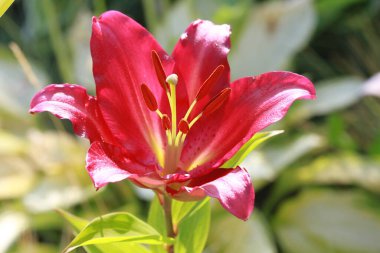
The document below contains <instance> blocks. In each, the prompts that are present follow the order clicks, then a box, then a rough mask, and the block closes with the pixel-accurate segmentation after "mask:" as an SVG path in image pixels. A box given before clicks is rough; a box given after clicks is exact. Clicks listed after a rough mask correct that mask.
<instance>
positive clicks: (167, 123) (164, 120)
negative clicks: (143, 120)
mask: <svg viewBox="0 0 380 253" xmlns="http://www.w3.org/2000/svg"><path fill="white" fill-rule="evenodd" d="M162 127H163V128H164V129H165V130H169V129H170V127H171V122H170V119H169V117H168V115H166V114H164V115H162Z"/></svg>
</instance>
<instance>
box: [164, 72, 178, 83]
mask: <svg viewBox="0 0 380 253" xmlns="http://www.w3.org/2000/svg"><path fill="white" fill-rule="evenodd" d="M166 82H167V83H168V84H172V85H174V86H175V85H177V83H178V76H177V75H176V74H171V75H168V77H167V78H166Z"/></svg>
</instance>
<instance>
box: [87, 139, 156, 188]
mask: <svg viewBox="0 0 380 253" xmlns="http://www.w3.org/2000/svg"><path fill="white" fill-rule="evenodd" d="M86 168H87V171H88V174H89V175H90V177H91V179H92V181H93V183H94V186H95V187H96V188H101V187H103V186H105V185H107V184H108V183H114V182H118V181H121V180H124V179H130V180H132V181H134V182H135V183H137V184H138V185H139V186H142V187H148V188H155V187H157V186H158V185H161V184H162V182H161V181H160V180H158V176H156V173H155V170H154V169H152V168H147V167H145V166H144V165H141V164H139V163H138V162H136V161H134V160H132V159H130V158H128V155H127V154H126V153H125V150H124V149H122V148H120V147H117V146H114V145H111V144H107V143H102V142H94V143H92V144H91V147H90V149H89V150H88V153H87V157H86Z"/></svg>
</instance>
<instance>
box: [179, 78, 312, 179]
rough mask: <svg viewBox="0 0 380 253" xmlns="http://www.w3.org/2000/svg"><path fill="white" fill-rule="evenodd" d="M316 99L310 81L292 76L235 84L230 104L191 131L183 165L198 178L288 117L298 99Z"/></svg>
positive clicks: (243, 81) (257, 79)
mask: <svg viewBox="0 0 380 253" xmlns="http://www.w3.org/2000/svg"><path fill="white" fill-rule="evenodd" d="M313 98H315V89H314V86H313V84H312V83H311V82H310V80H309V79H307V78H306V77H303V76H301V75H297V74H294V73H291V72H268V73H265V74H262V75H259V76H257V77H256V78H254V77H247V78H242V79H239V80H237V81H235V82H233V83H232V84H231V94H230V96H229V98H228V101H227V102H226V103H225V104H224V105H223V106H222V107H221V108H220V109H218V111H217V112H215V113H212V114H211V115H208V116H206V117H204V118H201V119H200V120H199V121H198V122H197V123H196V124H195V125H194V126H193V127H192V128H191V129H190V131H189V133H188V136H187V138H186V140H185V144H184V149H183V152H182V155H181V161H182V163H183V167H184V169H185V170H192V171H191V173H192V174H194V176H198V175H199V174H204V173H208V170H209V168H213V167H214V168H215V167H219V166H221V165H222V164H223V163H224V162H225V161H227V160H228V159H230V158H231V157H232V156H233V155H234V154H235V153H236V152H237V151H238V150H239V149H240V148H241V147H242V146H243V144H244V143H246V142H247V141H248V140H249V139H250V138H251V137H252V136H253V135H254V134H255V133H256V132H258V131H260V130H262V129H264V128H266V127H267V126H269V125H271V124H273V123H274V122H277V121H278V120H280V119H281V118H282V117H284V116H285V114H286V112H287V111H288V109H289V107H290V105H291V104H292V103H293V102H294V101H295V100H298V99H313Z"/></svg>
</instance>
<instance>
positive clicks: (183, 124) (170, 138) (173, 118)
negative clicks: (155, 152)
mask: <svg viewBox="0 0 380 253" xmlns="http://www.w3.org/2000/svg"><path fill="white" fill-rule="evenodd" d="M152 63H153V66H154V70H155V72H156V76H157V80H158V82H159V83H160V86H161V87H162V89H163V90H164V92H165V93H166V96H167V99H168V102H169V106H170V114H171V115H170V117H169V116H168V115H167V114H164V113H162V112H161V111H160V110H159V106H158V103H157V100H156V98H155V96H154V94H153V92H152V91H151V90H150V89H149V87H148V85H147V84H141V93H142V96H143V99H144V102H145V105H146V106H147V108H148V109H149V110H150V111H153V112H156V114H157V116H158V117H160V119H161V122H162V127H163V130H164V131H165V134H166V137H167V145H166V147H165V150H164V153H165V158H164V162H163V164H160V165H161V167H162V171H161V174H162V176H165V175H168V174H172V173H175V172H177V171H178V170H185V171H186V170H189V168H181V167H180V156H181V153H182V148H183V144H184V142H185V140H186V136H187V135H188V133H189V132H190V131H191V128H192V127H193V126H194V124H196V122H198V121H199V119H200V118H202V117H206V116H208V115H210V114H212V113H214V112H215V111H217V110H218V109H219V108H221V107H222V106H223V105H224V104H225V102H226V101H227V100H228V98H229V95H230V93H231V89H230V88H225V89H223V90H221V91H220V92H219V93H218V94H217V95H216V96H214V97H213V98H212V99H211V100H209V101H208V102H207V103H206V105H205V106H204V107H203V109H202V110H200V112H199V113H198V114H197V115H196V116H194V117H193V118H192V119H191V120H190V118H189V117H190V114H191V113H192V111H193V109H194V107H195V106H196V104H197V103H198V102H199V101H201V100H202V99H203V98H205V97H206V95H207V94H209V92H210V90H211V89H212V88H213V87H214V85H215V84H216V82H217V81H218V80H219V78H220V76H221V75H222V73H223V70H224V66H223V65H219V66H217V67H216V68H215V70H214V71H213V72H212V73H210V76H209V77H208V78H207V79H206V80H205V81H204V82H203V83H202V85H201V86H200V88H199V90H198V92H197V95H196V96H195V99H194V101H193V102H192V103H191V104H190V106H189V108H188V110H187V111H186V114H185V116H184V117H183V118H181V119H180V120H177V96H176V88H177V87H176V86H177V84H178V75H177V74H175V73H172V74H170V75H168V76H167V75H166V73H165V71H164V68H163V66H162V62H161V59H160V57H159V55H158V53H157V52H156V51H154V50H153V51H152ZM177 122H178V123H177Z"/></svg>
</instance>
